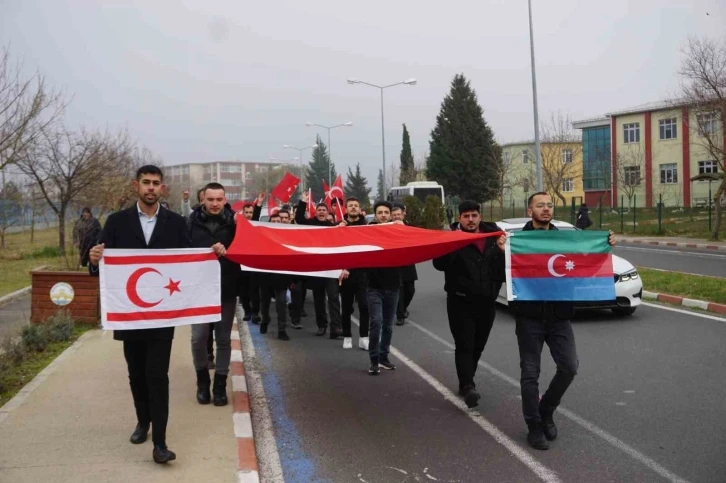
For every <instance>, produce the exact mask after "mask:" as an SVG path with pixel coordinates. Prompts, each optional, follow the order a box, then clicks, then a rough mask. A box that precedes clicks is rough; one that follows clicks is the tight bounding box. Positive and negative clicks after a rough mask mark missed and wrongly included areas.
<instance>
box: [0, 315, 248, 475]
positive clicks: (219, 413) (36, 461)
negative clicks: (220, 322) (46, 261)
mask: <svg viewBox="0 0 726 483" xmlns="http://www.w3.org/2000/svg"><path fill="white" fill-rule="evenodd" d="M190 332H191V331H190V328H189V327H188V326H186V327H180V328H177V330H176V337H175V340H174V345H173V349H172V355H171V364H170V368H169V379H170V395H169V396H170V397H169V401H170V408H169V428H168V434H167V443H168V445H169V448H170V449H171V450H173V451H174V452H176V454H177V460H176V461H173V462H171V463H169V464H168V465H157V464H154V462H153V461H152V459H151V451H152V443H151V438H150V437H149V440H148V441H147V442H146V443H144V444H141V445H133V444H131V443H130V442H129V436H130V435H131V432H132V431H133V430H134V426H135V425H136V417H135V414H134V407H133V402H132V400H131V392H130V390H129V384H128V376H127V372H126V363H125V362H124V357H123V351H122V345H121V342H118V341H114V340H113V336H112V333H111V332H104V331H101V330H92V331H90V332H87V333H86V334H84V336H83V337H82V338H81V339H80V340H79V341H78V342H76V344H75V345H74V346H73V347H72V348H71V349H70V350H69V351H67V352H66V353H64V355H63V356H61V358H60V359H58V360H57V361H56V362H55V363H54V364H53V365H52V366H50V374H48V376H47V378H45V380H44V381H43V382H42V383H41V384H39V385H38V386H37V387H36V388H35V389H34V390H33V391H32V392H31V393H30V394H29V395H28V396H27V397H26V398H25V399H24V400H21V401H20V402H19V404H18V400H17V399H14V400H11V401H10V402H9V403H8V404H7V405H6V406H5V407H3V408H0V482H2V483H10V482H12V483H37V482H39V481H52V482H54V483H70V482H73V483H84V482H88V483H90V482H93V483H96V482H99V481H103V482H108V483H115V482H119V483H126V482H128V481H133V482H136V483H142V482H154V483H157V482H158V483H164V482H169V483H185V482H190V483H192V482H193V483H199V482H200V481H213V482H215V483H216V482H225V481H228V482H233V481H236V479H237V477H236V472H237V456H238V453H237V443H236V440H235V435H234V432H233V425H232V405H231V404H230V405H228V406H225V407H214V406H212V405H209V406H200V405H199V404H197V402H196V399H195V381H196V380H195V375H194V369H193V368H192V362H191V353H190V345H189V344H190V342H189V341H190ZM31 386H32V384H31ZM228 391H229V392H228V394H229V395H230V402H231V400H232V399H231V394H232V393H231V388H230V387H228ZM149 436H150V435H149Z"/></svg>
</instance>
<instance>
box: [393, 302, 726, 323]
mask: <svg viewBox="0 0 726 483" xmlns="http://www.w3.org/2000/svg"><path fill="white" fill-rule="evenodd" d="M640 305H645V306H648V307H653V308H656V309H663V310H670V311H671V312H678V313H679V314H686V315H693V316H696V317H702V318H704V319H711V320H716V321H718V322H724V323H726V318H724V317H719V316H717V315H709V314H700V313H698V312H692V311H690V310H683V309H677V308H675V307H668V306H667V305H659V304H651V303H649V302H641V303H640ZM407 320H408V319H407Z"/></svg>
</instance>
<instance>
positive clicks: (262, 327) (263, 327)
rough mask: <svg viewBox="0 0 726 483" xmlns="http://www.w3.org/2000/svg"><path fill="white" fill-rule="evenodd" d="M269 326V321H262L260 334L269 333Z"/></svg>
mask: <svg viewBox="0 0 726 483" xmlns="http://www.w3.org/2000/svg"><path fill="white" fill-rule="evenodd" d="M267 326H268V323H267V322H262V323H261V324H260V334H267Z"/></svg>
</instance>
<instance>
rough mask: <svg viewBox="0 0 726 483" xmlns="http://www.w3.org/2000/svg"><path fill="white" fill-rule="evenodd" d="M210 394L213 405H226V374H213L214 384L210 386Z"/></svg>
mask: <svg viewBox="0 0 726 483" xmlns="http://www.w3.org/2000/svg"><path fill="white" fill-rule="evenodd" d="M212 394H213V395H214V405H215V406H226V405H227V402H228V401H227V376H225V375H223V374H215V375H214V385H213V386H212Z"/></svg>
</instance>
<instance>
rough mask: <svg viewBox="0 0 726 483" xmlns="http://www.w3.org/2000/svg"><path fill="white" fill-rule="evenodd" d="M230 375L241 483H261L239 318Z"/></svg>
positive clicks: (234, 335) (239, 480)
mask: <svg viewBox="0 0 726 483" xmlns="http://www.w3.org/2000/svg"><path fill="white" fill-rule="evenodd" d="M229 375H230V379H231V380H232V406H233V409H234V413H233V414H232V421H233V423H234V436H235V438H236V439H237V482H238V483H259V481H260V473H259V466H258V462H257V452H256V450H255V437H254V434H253V433H252V417H251V414H250V396H249V393H248V391H247V379H246V378H245V366H244V358H243V357H242V346H241V344H240V336H239V326H238V324H237V319H235V321H234V324H233V325H232V359H231V361H230V367H229Z"/></svg>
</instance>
